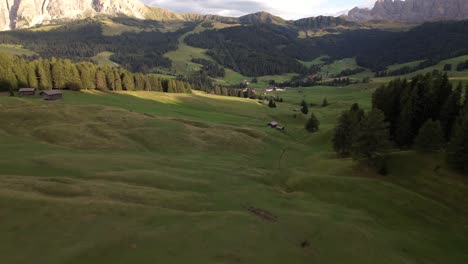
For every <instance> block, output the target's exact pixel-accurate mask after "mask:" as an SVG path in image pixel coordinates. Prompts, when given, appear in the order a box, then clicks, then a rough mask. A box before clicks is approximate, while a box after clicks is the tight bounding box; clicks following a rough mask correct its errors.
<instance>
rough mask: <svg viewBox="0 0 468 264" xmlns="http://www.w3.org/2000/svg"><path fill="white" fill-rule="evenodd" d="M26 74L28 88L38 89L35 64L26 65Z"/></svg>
mask: <svg viewBox="0 0 468 264" xmlns="http://www.w3.org/2000/svg"><path fill="white" fill-rule="evenodd" d="M27 74H28V86H29V87H31V88H36V89H37V88H39V84H38V82H37V75H36V64H35V63H34V62H31V63H29V64H28V68H27Z"/></svg>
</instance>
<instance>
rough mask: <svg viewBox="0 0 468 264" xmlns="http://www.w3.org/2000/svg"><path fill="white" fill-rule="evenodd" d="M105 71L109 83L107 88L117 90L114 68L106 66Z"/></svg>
mask: <svg viewBox="0 0 468 264" xmlns="http://www.w3.org/2000/svg"><path fill="white" fill-rule="evenodd" d="M104 72H105V73H106V83H107V88H108V89H109V90H111V91H115V90H116V89H115V78H114V72H113V70H112V68H110V67H106V68H104Z"/></svg>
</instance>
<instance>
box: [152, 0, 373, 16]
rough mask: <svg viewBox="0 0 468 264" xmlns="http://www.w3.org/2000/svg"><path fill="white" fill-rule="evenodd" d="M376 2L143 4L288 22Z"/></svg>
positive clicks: (161, 0) (184, 0) (177, 0)
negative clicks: (256, 14) (278, 18)
mask: <svg viewBox="0 0 468 264" xmlns="http://www.w3.org/2000/svg"><path fill="white" fill-rule="evenodd" d="M374 1H375V0H143V2H145V3H146V4H148V5H152V6H157V7H162V8H167V9H170V10H173V11H176V12H179V13H201V14H216V15H222V16H241V15H245V14H248V13H254V12H258V11H266V12H270V13H272V14H274V15H278V16H281V17H283V18H285V19H298V18H303V17H310V16H316V15H335V14H338V13H342V12H343V11H344V10H348V9H351V8H353V7H354V6H370V5H371V4H372V3H373V2H374Z"/></svg>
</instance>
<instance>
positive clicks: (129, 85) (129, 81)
mask: <svg viewBox="0 0 468 264" xmlns="http://www.w3.org/2000/svg"><path fill="white" fill-rule="evenodd" d="M122 90H124V91H135V82H134V79H133V75H132V74H130V73H128V72H124V73H123V74H122Z"/></svg>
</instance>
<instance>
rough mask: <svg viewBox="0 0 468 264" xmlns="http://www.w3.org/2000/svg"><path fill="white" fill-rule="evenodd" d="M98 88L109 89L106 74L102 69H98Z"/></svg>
mask: <svg viewBox="0 0 468 264" xmlns="http://www.w3.org/2000/svg"><path fill="white" fill-rule="evenodd" d="M96 89H98V90H101V91H105V90H107V82H106V74H105V73H104V71H103V70H102V69H98V70H97V71H96Z"/></svg>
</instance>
